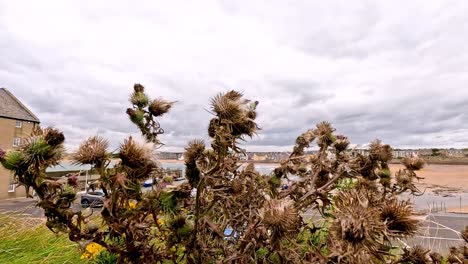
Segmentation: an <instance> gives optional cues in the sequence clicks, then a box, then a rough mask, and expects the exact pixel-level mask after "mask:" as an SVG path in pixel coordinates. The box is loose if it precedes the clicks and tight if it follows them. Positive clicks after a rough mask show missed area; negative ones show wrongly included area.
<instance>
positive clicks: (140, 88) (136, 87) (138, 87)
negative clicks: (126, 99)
mask: <svg viewBox="0 0 468 264" xmlns="http://www.w3.org/2000/svg"><path fill="white" fill-rule="evenodd" d="M133 90H135V92H137V93H142V92H144V91H145V87H143V85H141V84H139V83H135V85H133Z"/></svg>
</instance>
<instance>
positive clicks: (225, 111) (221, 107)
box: [211, 94, 242, 120]
mask: <svg viewBox="0 0 468 264" xmlns="http://www.w3.org/2000/svg"><path fill="white" fill-rule="evenodd" d="M231 98H232V97H231ZM231 98H230V97H229V95H228V94H218V95H216V96H215V97H214V98H213V99H211V108H212V110H213V112H214V113H215V114H216V115H217V116H218V117H219V118H221V119H228V120H236V119H238V118H239V117H240V116H241V114H242V109H241V106H240V103H239V101H238V100H237V99H231ZM233 98H236V97H235V96H234V97H233Z"/></svg>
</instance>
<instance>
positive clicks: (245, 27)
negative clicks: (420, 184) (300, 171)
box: [0, 0, 468, 151]
mask: <svg viewBox="0 0 468 264" xmlns="http://www.w3.org/2000/svg"><path fill="white" fill-rule="evenodd" d="M136 2H138V3H140V4H138V5H136V4H135V3H136ZM377 3H378V4H377ZM467 14H468V2H467V1H448V0H441V1H428V0H423V1H407V0H405V1H373V0H371V1H311V0H304V1H271V0H265V1H252V0H248V1H247V0H246V1H238V0H233V1H174V0H171V1H155V0H151V1H117V0H112V1H19V0H11V1H9V0H5V1H1V2H0V86H2V87H6V88H8V89H9V90H10V91H11V92H13V93H14V94H15V95H16V96H17V97H19V98H20V99H21V100H22V101H23V102H24V103H25V104H26V105H27V106H28V107H29V108H30V109H31V110H32V111H33V112H34V113H35V114H36V115H37V116H38V117H39V119H40V120H41V122H42V124H43V125H51V126H55V127H58V128H60V129H62V130H63V131H64V133H65V136H66V143H67V148H68V150H69V151H72V150H73V149H74V148H76V147H77V145H78V144H79V142H80V141H81V140H82V139H84V138H86V137H88V136H91V135H94V134H100V135H102V136H105V137H107V138H109V139H110V140H111V142H112V145H113V146H114V147H116V146H117V145H118V143H119V142H120V141H122V140H123V139H124V138H125V137H127V136H128V135H130V134H137V130H136V129H135V128H134V127H133V125H132V124H131V123H130V121H128V118H127V116H126V114H125V109H126V108H127V107H128V106H129V103H128V97H129V94H130V93H131V91H132V87H133V84H134V83H141V84H143V85H145V87H146V88H147V92H148V94H150V96H152V97H164V98H166V99H168V100H174V101H175V100H176V101H178V103H177V104H176V105H175V107H174V109H173V111H172V112H170V113H169V114H168V115H166V116H164V118H163V119H162V120H161V124H162V127H163V128H164V129H165V131H166V134H164V135H163V136H162V137H161V139H162V141H163V142H164V143H165V144H166V146H165V147H164V148H163V149H162V150H166V151H180V150H182V149H183V147H184V146H185V145H186V143H187V142H188V140H190V139H192V138H195V137H198V138H199V137H206V134H207V132H206V128H207V124H208V121H209V119H210V114H209V113H208V112H207V109H209V99H210V97H212V96H214V95H216V94H217V93H218V92H222V91H227V90H229V89H237V90H240V91H242V92H244V94H245V95H246V97H248V98H250V99H253V100H258V101H260V104H259V106H258V114H259V116H258V123H259V125H260V127H261V128H262V131H260V133H259V135H258V136H256V137H254V138H253V139H252V140H249V141H247V143H246V144H245V147H246V148H247V150H249V151H262V150H263V151H270V150H288V149H290V147H291V145H292V144H293V142H294V140H295V138H296V136H297V135H298V134H300V133H301V132H303V131H305V130H307V129H308V128H311V127H314V126H315V124H316V123H317V122H319V121H322V120H328V121H330V122H332V124H333V125H334V126H335V127H336V128H337V133H339V134H344V135H346V136H348V137H349V138H350V140H351V141H352V143H355V144H366V143H367V142H369V141H371V140H372V139H374V138H380V139H382V140H383V141H384V142H387V143H390V144H392V145H393V146H394V147H468V87H467V85H468V52H467V51H468V15H467Z"/></svg>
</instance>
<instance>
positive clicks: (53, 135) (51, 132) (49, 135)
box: [44, 128, 65, 147]
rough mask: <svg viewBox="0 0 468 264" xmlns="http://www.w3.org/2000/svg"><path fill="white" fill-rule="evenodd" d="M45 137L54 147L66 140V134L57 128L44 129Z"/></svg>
mask: <svg viewBox="0 0 468 264" xmlns="http://www.w3.org/2000/svg"><path fill="white" fill-rule="evenodd" d="M44 139H45V141H46V142H47V144H49V145H50V146H52V147H55V146H58V145H60V144H62V143H63V142H64V141H65V136H64V135H63V133H62V132H60V131H59V130H58V129H55V128H46V129H45V130H44Z"/></svg>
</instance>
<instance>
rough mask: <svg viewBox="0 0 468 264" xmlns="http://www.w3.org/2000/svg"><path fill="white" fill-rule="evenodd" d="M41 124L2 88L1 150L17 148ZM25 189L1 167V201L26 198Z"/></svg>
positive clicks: (0, 99) (0, 116) (0, 114)
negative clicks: (18, 185)
mask: <svg viewBox="0 0 468 264" xmlns="http://www.w3.org/2000/svg"><path fill="white" fill-rule="evenodd" d="M38 124H39V119H38V118H37V117H36V116H35V115H34V114H33V113H32V112H31V111H30V110H29V109H28V108H27V107H26V106H25V105H23V104H22V103H21V102H20V101H19V100H18V98H16V97H15V96H14V95H13V94H12V93H11V92H10V91H8V90H7V89H5V88H0V148H1V149H3V150H10V149H14V148H17V147H19V146H20V145H21V142H22V141H23V140H24V139H25V138H26V137H28V136H29V135H30V134H31V132H32V131H33V129H34V128H35V127H36V126H37V125H38ZM25 196H26V190H25V188H24V187H22V186H21V187H17V186H16V184H15V182H14V178H13V174H12V173H10V172H9V171H8V170H6V169H5V168H3V167H2V166H1V165H0V200H3V199H9V198H18V197H25Z"/></svg>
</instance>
